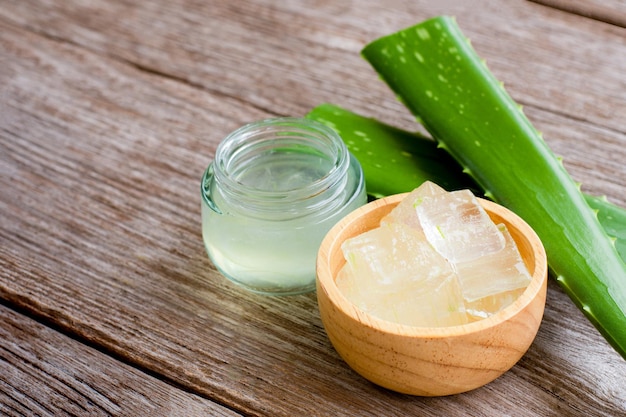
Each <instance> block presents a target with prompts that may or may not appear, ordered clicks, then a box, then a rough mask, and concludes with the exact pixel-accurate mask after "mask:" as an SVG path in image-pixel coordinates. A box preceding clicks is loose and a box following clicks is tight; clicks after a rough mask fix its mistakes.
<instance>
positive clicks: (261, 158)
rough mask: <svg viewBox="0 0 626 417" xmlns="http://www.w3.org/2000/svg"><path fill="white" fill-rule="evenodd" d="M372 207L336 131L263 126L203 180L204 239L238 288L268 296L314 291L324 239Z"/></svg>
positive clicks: (231, 148)
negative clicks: (364, 208)
mask: <svg viewBox="0 0 626 417" xmlns="http://www.w3.org/2000/svg"><path fill="white" fill-rule="evenodd" d="M366 200H367V196H366V192H365V181H364V178H363V171H362V170H361V166H360V164H359V163H358V161H357V160H356V158H354V156H352V155H351V154H350V153H349V152H348V150H347V148H346V146H345V144H344V143H343V141H342V140H341V138H340V137H339V136H338V135H337V134H336V133H335V132H334V131H333V130H332V129H330V128H328V127H327V126H325V125H323V124H321V123H318V122H316V121H313V120H308V119H299V118H277V119H268V120H263V121H259V122H255V123H251V124H249V125H246V126H243V127H241V128H240V129H238V130H236V131H234V132H233V133H231V134H230V135H228V136H227V137H226V138H225V139H224V140H223V141H222V142H221V143H220V145H219V146H218V148H217V150H216V153H215V159H214V160H213V162H212V163H211V164H210V165H209V167H208V168H207V170H206V172H205V174H204V177H203V178H202V236H203V240H204V244H205V247H206V250H207V253H208V255H209V257H210V258H211V260H212V261H213V263H214V264H215V266H216V267H217V268H218V269H219V270H220V272H221V273H222V274H223V275H224V276H226V277H227V278H228V279H230V280H231V281H233V282H235V283H237V284H239V285H242V286H243V287H245V288H247V289H249V290H251V291H254V292H258V293H263V294H280V295H288V294H298V293H303V292H308V291H312V290H313V289H315V261H316V257H317V251H318V249H319V246H320V244H321V242H322V239H323V238H324V236H325V235H326V233H327V232H328V231H329V230H330V228H331V227H332V226H334V225H335V223H337V221H339V220H340V219H341V218H343V217H344V216H345V215H346V214H348V213H349V212H351V211H352V210H354V209H356V208H357V207H359V206H361V205H363V204H365V203H366Z"/></svg>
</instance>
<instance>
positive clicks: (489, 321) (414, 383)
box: [317, 194, 548, 396]
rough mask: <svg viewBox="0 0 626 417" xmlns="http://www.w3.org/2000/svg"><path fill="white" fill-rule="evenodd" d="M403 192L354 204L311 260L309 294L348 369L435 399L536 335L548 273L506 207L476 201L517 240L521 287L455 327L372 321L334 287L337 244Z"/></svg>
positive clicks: (370, 223) (372, 221)
mask: <svg viewBox="0 0 626 417" xmlns="http://www.w3.org/2000/svg"><path fill="white" fill-rule="evenodd" d="M404 196H406V194H398V195H394V196H390V197H386V198H383V199H380V200H376V201H373V202H371V203H369V204H367V205H365V206H362V207H361V208H359V209H357V210H355V211H354V212H352V213H350V214H349V215H348V216H346V217H345V218H344V219H343V220H341V221H340V222H339V223H338V224H337V225H335V227H333V228H332V229H331V230H330V231H329V232H328V234H327V235H326V237H325V238H324V240H323V242H322V244H321V246H320V249H319V252H318V259H317V299H318V304H319V310H320V316H321V318H322V322H323V324H324V328H325V329H326V333H327V334H328V338H329V339H330V341H331V343H332V344H333V346H334V347H335V349H336V350H337V352H338V353H339V355H340V356H341V357H342V358H343V359H344V360H345V361H346V362H347V363H348V365H350V367H352V369H354V370H355V371H356V372H358V373H359V374H361V375H362V376H363V377H365V378H367V379H368V380H370V381H371V382H374V383H375V384H378V385H380V386H383V387H385V388H388V389H391V390H394V391H397V392H401V393H405V394H412V395H420V396H440V395H450V394H457V393H461V392H465V391H469V390H472V389H475V388H478V387H480V386H483V385H485V384H487V383H488V382H491V381H493V380H494V379H496V378H497V377H498V376H500V375H502V374H503V373H504V372H506V371H507V370H509V369H510V368H511V367H512V366H513V365H515V363H517V361H518V360H519V359H520V358H521V357H522V356H523V355H524V353H526V351H527V350H528V348H529V346H530V344H531V343H532V342H533V340H534V338H535V336H536V334H537V331H538V329H539V325H540V323H541V319H542V317H543V310H544V307H545V302H546V287H547V275H548V267H547V261H546V253H545V250H544V248H543V245H542V243H541V241H540V240H539V237H538V236H537V234H536V233H535V232H534V231H533V230H532V229H531V228H530V226H528V224H526V223H525V222H524V221H523V220H522V219H521V218H519V217H518V216H517V215H515V214H514V213H513V212H511V211H510V210H508V209H506V208H504V207H502V206H500V205H498V204H495V203H493V202H490V201H487V200H480V202H481V204H482V205H483V207H484V208H485V210H486V211H487V213H488V214H489V216H490V217H491V218H492V220H494V222H496V224H498V223H505V224H506V226H507V228H508V229H509V231H510V233H511V235H512V237H513V239H514V240H515V242H516V243H517V245H518V247H519V250H520V253H521V255H522V258H523V259H524V261H525V263H526V266H527V267H528V270H529V272H530V273H531V275H532V280H531V282H530V284H529V286H528V288H527V289H526V291H525V292H524V293H523V294H522V295H521V296H520V297H519V298H518V299H517V300H516V301H515V302H514V303H513V304H512V305H510V306H508V307H507V308H505V309H503V310H502V311H500V312H498V313H496V314H494V315H493V316H491V317H489V318H486V319H483V320H480V321H476V322H473V323H469V324H465V325H460V326H451V327H413V326H406V325H401V324H397V323H392V322H389V321H385V320H381V319H378V318H376V317H373V316H371V315H369V314H367V313H365V312H364V311H362V310H360V309H359V308H357V307H356V306H355V305H354V304H352V303H351V302H350V301H348V300H347V299H346V298H345V297H344V296H343V294H342V293H341V292H340V291H339V289H338V288H337V286H336V284H335V277H336V275H337V272H338V271H339V269H340V268H341V267H342V266H343V264H344V263H345V260H344V257H343V253H342V251H341V244H342V243H343V241H344V240H346V239H348V238H350V237H353V236H356V235H358V234H360V233H362V232H365V231H367V230H370V229H372V228H375V227H377V226H378V225H379V222H380V219H381V218H382V217H383V216H385V215H386V214H387V213H389V212H390V211H391V209H393V208H394V207H395V206H396V205H397V204H398V203H399V202H400V201H401V200H402V198H404Z"/></svg>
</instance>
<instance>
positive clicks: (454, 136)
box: [362, 16, 626, 358]
mask: <svg viewBox="0 0 626 417" xmlns="http://www.w3.org/2000/svg"><path fill="white" fill-rule="evenodd" d="M362 55H363V57H364V58H365V59H366V60H368V61H369V62H370V64H371V65H372V66H373V67H374V68H375V69H376V71H377V72H378V74H379V75H380V76H381V78H382V79H383V80H384V81H385V82H386V83H387V84H388V85H389V86H390V88H391V89H392V90H393V91H394V92H395V94H396V95H397V97H399V99H400V100H401V101H402V102H403V103H404V104H405V105H406V106H407V107H408V108H409V110H410V111H411V112H412V113H413V114H414V115H415V116H416V118H417V119H418V120H419V121H420V122H421V123H423V125H424V126H425V128H426V129H427V130H428V131H429V133H430V134H431V135H432V136H433V137H434V138H435V139H436V140H437V141H438V142H439V144H440V146H442V147H444V148H445V149H446V150H447V151H448V152H450V154H451V155H452V156H453V157H454V158H455V159H456V160H457V161H459V163H460V164H461V165H462V166H463V167H464V170H465V172H468V173H469V174H470V175H472V176H473V177H474V178H475V180H476V181H477V182H478V184H479V185H480V186H481V187H482V188H483V189H484V190H485V194H486V195H487V196H490V197H491V198H492V199H493V200H494V201H496V202H498V203H500V204H502V205H504V206H506V207H508V208H510V209H511V210H513V211H514V212H516V213H517V214H518V215H520V216H521V217H522V218H524V219H525V220H526V221H527V222H528V223H529V224H530V225H531V227H533V228H534V229H535V231H536V232H537V234H538V235H539V237H540V238H541V240H542V242H543V244H544V246H545V248H546V252H547V254H548V259H549V261H548V262H549V265H550V268H551V270H552V272H553V276H555V277H556V279H557V281H558V282H559V284H560V285H561V287H562V288H563V289H564V290H565V292H566V293H567V294H568V295H569V296H570V298H571V299H572V300H573V301H574V303H575V304H576V305H577V306H578V307H579V308H580V309H581V311H582V312H583V313H584V314H585V315H586V316H587V317H588V318H589V320H590V321H591V322H592V323H593V324H594V325H595V326H596V328H597V329H598V330H599V331H600V332H601V334H602V335H603V336H604V337H605V338H606V340H607V341H608V342H609V343H610V344H611V345H612V346H613V347H614V348H615V349H616V350H617V352H619V353H620V354H621V355H622V357H624V358H626V263H624V262H623V261H622V259H621V258H620V257H619V255H618V253H617V249H616V248H615V246H614V245H613V241H612V240H611V239H610V238H609V237H608V236H607V234H606V233H605V232H604V230H603V229H602V227H601V226H600V223H599V221H598V219H597V218H596V215H595V213H594V212H593V211H592V210H591V209H590V208H589V206H588V205H587V203H586V201H585V199H584V197H583V195H582V193H581V192H580V190H579V188H578V185H577V184H576V183H575V182H574V181H573V180H572V178H571V177H570V176H569V174H568V173H567V172H566V170H565V168H564V167H563V165H562V163H561V162H560V161H559V160H558V159H557V158H556V157H555V156H554V154H553V153H552V152H551V150H550V149H549V148H548V146H547V144H546V143H545V142H544V141H543V139H542V137H541V135H540V134H539V132H538V131H537V130H536V129H535V128H534V127H533V125H532V124H531V123H530V121H529V120H528V119H527V118H526V116H525V115H524V114H523V112H522V110H521V107H520V106H518V105H517V104H516V103H515V102H514V101H513V99H512V98H511V97H510V96H509V95H508V93H507V92H506V91H505V89H504V87H503V85H502V84H501V83H500V82H499V81H498V80H497V79H496V78H495V77H494V76H493V74H492V73H491V72H490V71H489V69H488V68H487V66H486V65H485V63H484V61H483V60H482V59H481V58H480V57H479V56H478V55H477V53H476V52H475V51H474V49H473V48H472V46H471V44H470V42H469V40H468V39H467V38H466V37H465V36H464V35H463V33H462V32H461V30H460V28H459V27H458V25H457V23H456V21H455V20H454V19H453V18H451V17H447V16H439V17H435V18H433V19H429V20H427V21H425V22H422V23H420V24H418V25H416V26H413V27H410V28H407V29H404V30H401V31H399V32H397V33H394V34H391V35H388V36H385V37H383V38H380V39H377V40H375V41H373V42H371V43H370V44H368V45H366V46H365V48H364V49H363V50H362Z"/></svg>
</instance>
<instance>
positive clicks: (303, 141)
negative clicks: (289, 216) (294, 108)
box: [213, 117, 350, 211]
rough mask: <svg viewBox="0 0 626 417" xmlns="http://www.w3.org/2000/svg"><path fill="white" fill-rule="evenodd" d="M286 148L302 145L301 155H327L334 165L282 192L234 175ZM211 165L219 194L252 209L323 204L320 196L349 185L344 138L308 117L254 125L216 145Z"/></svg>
mask: <svg viewBox="0 0 626 417" xmlns="http://www.w3.org/2000/svg"><path fill="white" fill-rule="evenodd" d="M287 146H300V147H301V149H302V150H303V151H306V150H307V149H308V150H309V151H310V152H316V153H319V154H321V155H323V156H324V157H325V158H327V159H328V160H329V161H331V164H330V167H329V169H328V171H327V172H325V173H324V175H323V176H321V177H319V178H316V179H314V180H312V181H311V182H309V183H308V184H305V185H303V186H301V187H297V188H292V189H281V190H269V189H260V188H258V187H254V186H250V185H248V184H245V183H242V182H241V181H238V180H237V179H236V178H235V176H234V175H233V174H234V172H235V170H236V169H237V168H238V167H239V166H240V164H241V163H243V162H245V161H246V159H247V158H250V157H252V156H254V154H255V153H259V152H268V151H272V150H275V149H278V148H282V147H287ZM213 165H214V167H213V173H214V175H215V179H216V181H217V182H218V183H219V186H220V189H221V190H222V191H223V192H225V193H226V194H227V195H228V196H229V197H230V198H232V199H234V200H238V201H240V202H241V203H242V204H245V205H246V206H247V207H248V208H250V209H255V210H261V211H276V210H283V209H285V207H286V206H289V205H293V204H299V203H302V202H304V201H308V202H309V204H310V205H312V206H316V205H319V204H320V203H321V202H320V200H321V199H318V198H315V197H316V196H319V195H320V194H323V193H325V192H326V191H328V190H333V189H336V188H342V187H337V185H339V184H340V183H341V182H342V181H345V177H346V175H347V172H348V169H349V166H350V155H349V152H348V150H347V147H346V145H345V144H344V142H343V140H342V139H341V137H340V136H339V135H338V134H337V133H336V132H335V131H334V130H333V129H331V128H330V127H328V126H326V125H324V124H322V123H320V122H317V121H315V120H311V119H306V118H296V117H279V118H270V119H264V120H261V121H257V122H252V123H249V124H247V125H244V126H242V127H240V128H239V129H237V130H235V131H233V132H232V133H230V134H229V135H228V136H226V137H225V138H224V140H223V141H222V142H221V143H220V144H219V145H218V147H217V150H216V153H215V159H214V161H213ZM336 192H337V193H338V192H341V190H337V191H336Z"/></svg>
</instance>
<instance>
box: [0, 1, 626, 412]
mask: <svg viewBox="0 0 626 417" xmlns="http://www.w3.org/2000/svg"><path fill="white" fill-rule="evenodd" d="M437 14H451V15H455V16H457V20H458V22H459V25H460V26H461V28H462V29H463V31H464V32H465V34H466V35H468V36H469V37H470V38H471V39H472V42H473V45H474V47H475V48H476V50H477V51H478V53H479V54H480V55H481V56H483V57H484V58H485V59H486V60H487V62H488V64H489V67H490V68H491V70H492V72H494V74H495V75H496V76H497V77H498V78H499V79H501V80H502V81H504V83H505V86H506V87H507V89H508V91H509V92H510V93H511V95H512V96H513V97H514V98H515V99H516V100H517V101H518V102H519V103H521V104H522V105H524V107H525V111H526V114H527V115H528V117H529V118H530V119H531V121H532V122H533V123H534V124H535V125H536V126H537V128H538V129H539V130H541V131H542V132H543V133H544V136H545V139H546V141H547V142H548V144H549V145H550V146H551V148H552V149H553V150H554V152H555V153H556V154H558V155H562V156H563V157H564V160H565V166H566V167H567V169H568V170H569V171H570V173H571V174H572V176H573V177H574V178H575V179H576V180H577V181H580V182H582V183H583V189H584V190H585V191H587V192H589V193H591V194H605V195H606V196H608V198H609V200H611V201H612V202H614V203H615V204H618V205H621V206H622V207H626V163H625V161H626V127H625V126H626V125H625V120H626V29H625V27H626V3H625V2H624V1H623V0H606V1H600V0H585V1H578V0H569V1H568V0H560V1H559V0H553V1H547V0H546V1H538V2H527V1H521V0H511V1H506V2H502V1H472V2H461V1H443V0H442V1H438V2H428V1H411V2H409V1H405V2H401V1H395V0H387V1H385V2H381V1H374V0H366V1H359V2H356V1H329V0H302V1H271V0H254V1H237V0H232V1H229V0H169V1H165V0H159V1H144V2H141V1H136V2H135V1H124V0H56V1H54V0H47V1H46V0H0V316H1V317H2V320H0V415H9V416H14V415H66V414H70V415H109V414H111V415H141V416H144V415H150V416H156V415H181V416H191V415H222V416H235V415H264V416H313V415H316V416H343V415H345V416H407V415H429V416H439V415H446V416H449V415H472V416H502V415H512V416H567V415H580V416H606V415H611V416H619V415H626V361H624V359H622V358H621V357H620V356H619V355H618V354H617V353H615V352H614V351H613V349H611V348H610V347H609V346H608V345H607V343H606V342H605V341H604V339H603V338H602V337H601V336H600V335H599V333H598V332H597V331H596V330H595V328H594V327H592V326H591V324H589V322H588V321H587V320H586V319H585V318H584V317H583V315H582V314H581V313H580V312H579V311H578V309H577V308H576V307H575V306H574V305H573V303H572V302H571V301H570V300H569V298H568V297H567V296H566V295H565V294H564V293H563V291H562V290H561V289H560V288H559V287H558V286H557V285H556V284H555V283H554V282H553V281H552V280H551V282H550V285H549V289H548V303H547V308H546V312H545V318H544V322H543V324H542V326H541V329H540V331H539V334H538V336H537V339H536V340H535V342H534V344H533V345H532V346H531V348H530V350H529V351H528V353H527V354H526V355H525V356H524V358H522V360H521V361H520V362H519V363H518V364H517V365H516V366H515V367H514V368H513V369H511V370H510V371H509V372H508V373H506V374H504V375H503V376H502V377H500V378H499V379H497V380H496V381H494V382H492V383H491V384H488V385H487V386H485V387H483V388H480V389H477V390H475V391H472V392H469V393H465V394H461V395H456V396H451V397H444V398H420V397H411V396H405V395H399V394H396V393H393V392H389V391H387V390H384V389H382V388H379V387H377V386H374V385H372V384H371V383H369V382H368V381H366V380H364V379H363V378H361V377H359V376H358V375H357V374H356V373H355V372H353V371H352V370H351V369H350V368H349V367H348V366H347V365H346V364H345V363H344V362H343V361H342V360H341V359H340V358H339V356H338V355H337V353H336V352H335V351H334V349H333V348H332V346H331V344H330V343H329V341H328V339H327V337H326V335H325V333H324V329H323V327H322V325H321V322H320V319H319V314H318V310H317V303H316V298H315V294H306V295H302V296H294V297H278V298H276V297H263V296H257V295H253V294H250V293H248V292H245V291H244V290H241V289H239V288H238V287H235V286H234V285H232V284H230V283H229V282H227V281H226V280H225V279H224V278H222V276H221V275H220V274H219V273H218V272H217V271H216V270H215V267H214V266H213V265H212V263H211V262H210V261H209V260H208V258H207V256H206V254H205V251H204V248H203V244H202V239H201V231H200V214H199V213H200V193H199V190H200V176H201V175H202V172H203V170H204V169H205V168H206V166H207V165H208V164H209V163H210V161H211V160H212V158H213V155H214V152H215V148H216V146H217V144H218V143H219V142H220V140H221V139H222V138H223V137H224V136H225V135H226V134H227V133H229V132H230V131H232V130H234V129H235V128H237V127H239V126H241V125H243V124H245V123H247V122H250V121H255V120H259V119H262V118H266V117H273V116H302V115H304V114H305V113H307V112H308V111H309V110H310V109H311V108H313V107H314V106H316V105H318V104H321V103H323V102H332V103H335V104H338V105H341V106H343V107H346V108H348V109H350V110H353V111H355V112H358V113H361V114H364V115H368V116H372V117H376V118H379V119H381V120H384V121H386V122H388V123H390V124H393V125H396V126H398V127H401V128H406V129H410V130H414V129H416V123H415V122H414V120H413V118H412V116H411V115H410V114H409V113H408V111H407V110H406V109H405V108H404V107H403V106H402V105H401V104H400V103H398V102H397V101H396V100H395V97H394V96H393V94H391V93H390V90H389V89H388V88H387V87H386V86H385V85H384V84H383V83H382V82H381V81H380V80H379V79H378V78H377V76H376V74H375V73H374V71H373V70H372V68H371V67H370V66H369V64H367V62H365V61H364V60H363V59H362V58H361V57H360V56H359V51H360V49H361V48H362V47H363V46H364V45H365V44H366V43H367V42H369V41H371V40H373V39H375V38H378V37H380V36H383V35H386V34H389V33H392V32H394V31H396V30H399V29H401V28H404V27H406V26H409V25H412V24H414V23H417V22H419V21H421V20H424V19H426V18H428V17H431V16H434V15H437Z"/></svg>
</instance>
